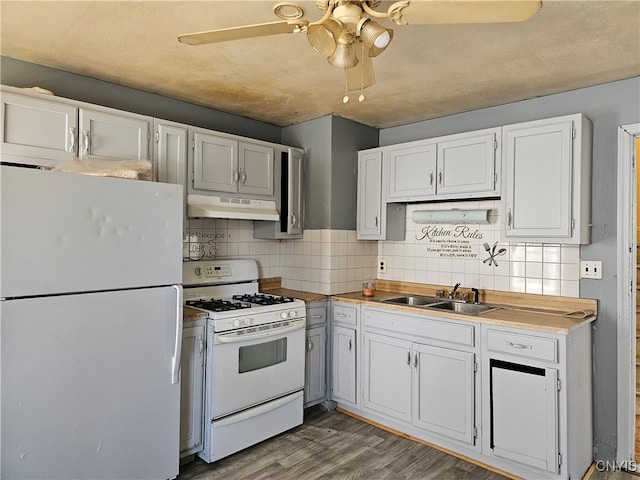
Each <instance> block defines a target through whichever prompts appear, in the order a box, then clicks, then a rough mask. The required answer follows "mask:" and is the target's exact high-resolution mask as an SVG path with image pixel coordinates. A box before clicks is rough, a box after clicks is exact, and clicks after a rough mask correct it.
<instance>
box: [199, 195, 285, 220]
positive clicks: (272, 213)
mask: <svg viewBox="0 0 640 480" xmlns="http://www.w3.org/2000/svg"><path fill="white" fill-rule="evenodd" d="M187 216H188V217H207V218H233V219H238V220H271V221H278V220H280V215H279V214H278V210H277V209H276V202H275V201H270V200H252V199H248V198H234V197H216V196H211V195H187Z"/></svg>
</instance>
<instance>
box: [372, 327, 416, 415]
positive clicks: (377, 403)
mask: <svg viewBox="0 0 640 480" xmlns="http://www.w3.org/2000/svg"><path fill="white" fill-rule="evenodd" d="M362 338H363V340H364V350H363V351H364V365H363V367H364V379H363V380H364V386H363V390H364V399H363V403H362V404H363V406H364V407H366V408H369V409H372V410H376V411H378V412H381V413H384V414H386V415H390V416H392V417H395V418H399V419H401V420H407V421H410V420H411V342H408V341H406V340H401V339H398V338H393V337H388V336H386V335H378V334H375V333H370V332H365V333H364V334H363V336H362Z"/></svg>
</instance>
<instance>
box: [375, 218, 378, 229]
mask: <svg viewBox="0 0 640 480" xmlns="http://www.w3.org/2000/svg"><path fill="white" fill-rule="evenodd" d="M375 221H376V228H377V227H378V215H376V218H375Z"/></svg>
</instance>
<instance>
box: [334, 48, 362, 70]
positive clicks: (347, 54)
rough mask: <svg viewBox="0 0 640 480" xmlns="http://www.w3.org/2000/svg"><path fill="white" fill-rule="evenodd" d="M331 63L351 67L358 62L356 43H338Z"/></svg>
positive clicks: (337, 66)
mask: <svg viewBox="0 0 640 480" xmlns="http://www.w3.org/2000/svg"><path fill="white" fill-rule="evenodd" d="M328 60H329V63H330V64H331V65H333V66H334V67H336V68H351V67H355V66H356V65H357V64H358V57H357V56H356V49H355V44H354V43H338V45H337V46H336V49H335V51H334V52H333V54H332V55H331V56H330V57H329V58H328Z"/></svg>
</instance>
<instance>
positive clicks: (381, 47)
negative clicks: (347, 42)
mask: <svg viewBox="0 0 640 480" xmlns="http://www.w3.org/2000/svg"><path fill="white" fill-rule="evenodd" d="M360 38H361V39H362V41H363V42H364V44H365V46H366V47H367V49H368V52H369V56H370V57H377V56H378V55H380V54H381V53H382V52H384V51H385V50H386V48H387V47H388V46H389V44H390V43H391V39H393V30H391V29H387V28H384V27H383V26H382V25H380V24H379V23H378V22H376V21H374V20H367V21H366V22H364V23H363V25H362V27H361V28H360Z"/></svg>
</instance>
